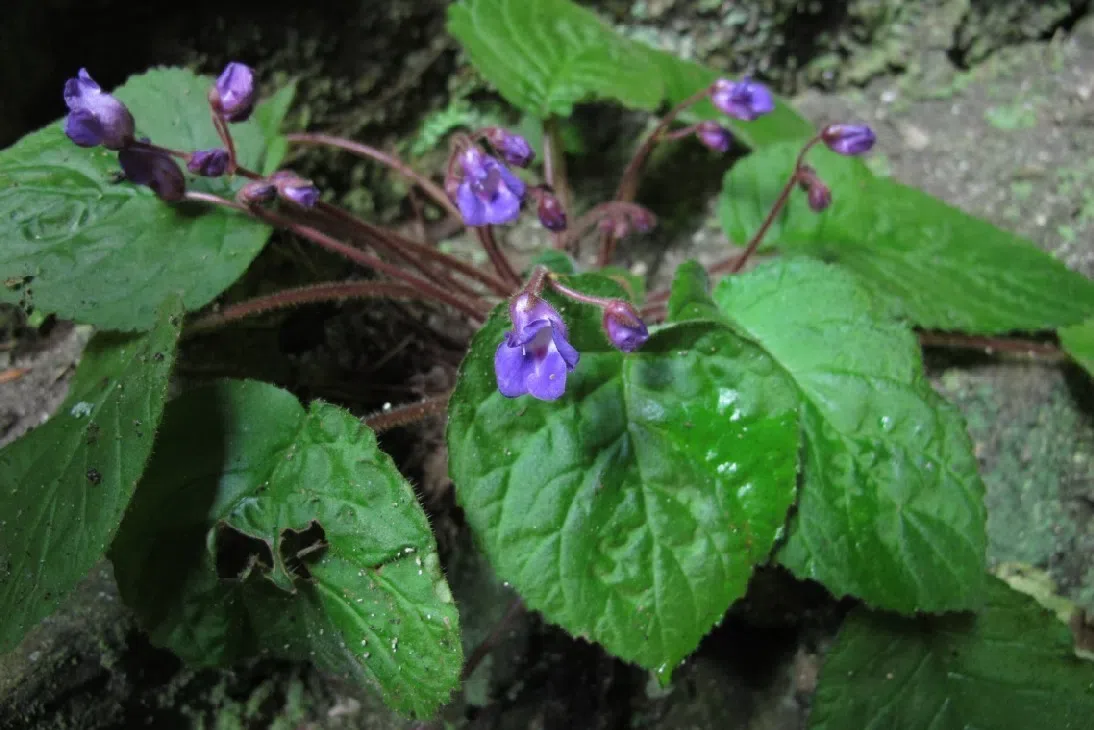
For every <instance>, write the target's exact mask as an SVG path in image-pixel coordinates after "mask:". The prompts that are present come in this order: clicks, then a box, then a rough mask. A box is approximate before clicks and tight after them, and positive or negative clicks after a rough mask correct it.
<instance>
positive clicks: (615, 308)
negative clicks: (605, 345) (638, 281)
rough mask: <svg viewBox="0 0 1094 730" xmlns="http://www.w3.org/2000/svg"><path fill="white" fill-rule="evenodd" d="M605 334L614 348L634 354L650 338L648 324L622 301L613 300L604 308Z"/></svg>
mask: <svg viewBox="0 0 1094 730" xmlns="http://www.w3.org/2000/svg"><path fill="white" fill-rule="evenodd" d="M604 332H605V334H607V336H608V341H609V342H611V343H612V347H615V348H616V349H618V350H622V351H623V352H634V351H635V350H637V349H638V348H639V347H641V346H642V345H644V344H646V340H648V339H649V338H650V331H649V329H648V328H647V327H646V323H645V322H643V321H642V318H641V317H639V316H638V312H636V311H635V309H634V307H633V306H631V305H630V304H629V303H628V302H625V301H623V300H622V299H613V300H612V301H610V302H608V305H607V306H606V307H604Z"/></svg>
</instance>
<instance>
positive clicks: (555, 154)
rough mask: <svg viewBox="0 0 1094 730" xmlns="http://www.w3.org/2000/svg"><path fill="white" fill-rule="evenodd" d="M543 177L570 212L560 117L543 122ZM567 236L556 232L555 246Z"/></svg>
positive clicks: (558, 246)
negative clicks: (559, 125)
mask: <svg viewBox="0 0 1094 730" xmlns="http://www.w3.org/2000/svg"><path fill="white" fill-rule="evenodd" d="M543 179H544V180H545V181H546V183H547V185H548V186H550V188H551V190H552V191H553V192H554V195H555V197H556V198H558V202H559V205H561V206H562V212H563V213H566V214H569V212H570V203H571V199H570V184H569V182H568V181H567V179H566V158H565V156H564V152H563V149H562V132H561V131H560V130H559V127H558V119H557V118H556V117H553V116H552V117H549V118H547V119H545V120H544V122H543ZM564 236H565V234H564V233H561V232H560V233H555V234H554V239H555V248H562V246H560V244H559V242H560V241H561V240H562V238H563V237H564Z"/></svg>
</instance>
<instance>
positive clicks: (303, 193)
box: [270, 170, 319, 208]
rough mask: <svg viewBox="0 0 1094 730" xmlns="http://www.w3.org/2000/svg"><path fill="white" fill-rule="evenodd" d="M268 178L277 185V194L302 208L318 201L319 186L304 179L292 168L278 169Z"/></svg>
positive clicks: (309, 206)
mask: <svg viewBox="0 0 1094 730" xmlns="http://www.w3.org/2000/svg"><path fill="white" fill-rule="evenodd" d="M270 180H271V181H272V182H273V184H274V185H275V186H276V187H277V194H278V196H280V197H281V199H282V200H287V201H289V202H290V203H293V204H294V205H299V206H300V207H302V208H311V207H312V206H314V205H315V204H316V203H318V202H319V188H317V187H316V186H315V184H314V183H313V182H312V181H311V180H305V179H304V178H302V177H300V176H299V175H297V174H296V173H295V172H293V171H292V170H278V171H277V172H275V173H274V174H273V175H272V176H271V177H270Z"/></svg>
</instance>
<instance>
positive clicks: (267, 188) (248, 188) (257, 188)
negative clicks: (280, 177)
mask: <svg viewBox="0 0 1094 730" xmlns="http://www.w3.org/2000/svg"><path fill="white" fill-rule="evenodd" d="M275 197H277V186H276V185H274V184H273V183H272V182H270V181H269V180H252V181H251V182H249V183H247V184H246V185H244V186H243V187H241V188H240V189H239V192H238V193H236V200H238V201H239V202H240V203H242V204H243V205H258V204H259V203H269V202H270V201H271V200H273V199H274V198H275Z"/></svg>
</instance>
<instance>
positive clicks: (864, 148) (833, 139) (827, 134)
mask: <svg viewBox="0 0 1094 730" xmlns="http://www.w3.org/2000/svg"><path fill="white" fill-rule="evenodd" d="M821 139H822V140H824V143H825V144H826V145H828V149H830V150H832V151H833V152H838V153H839V154H841V155H861V154H865V153H866V152H869V151H870V150H871V149H872V148H873V146H874V142H876V141H877V136H876V135H875V134H874V130H872V129H870V127H868V126H867V125H865V124H829V125H828V126H827V127H825V128H824V130H823V131H822V132H821Z"/></svg>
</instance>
